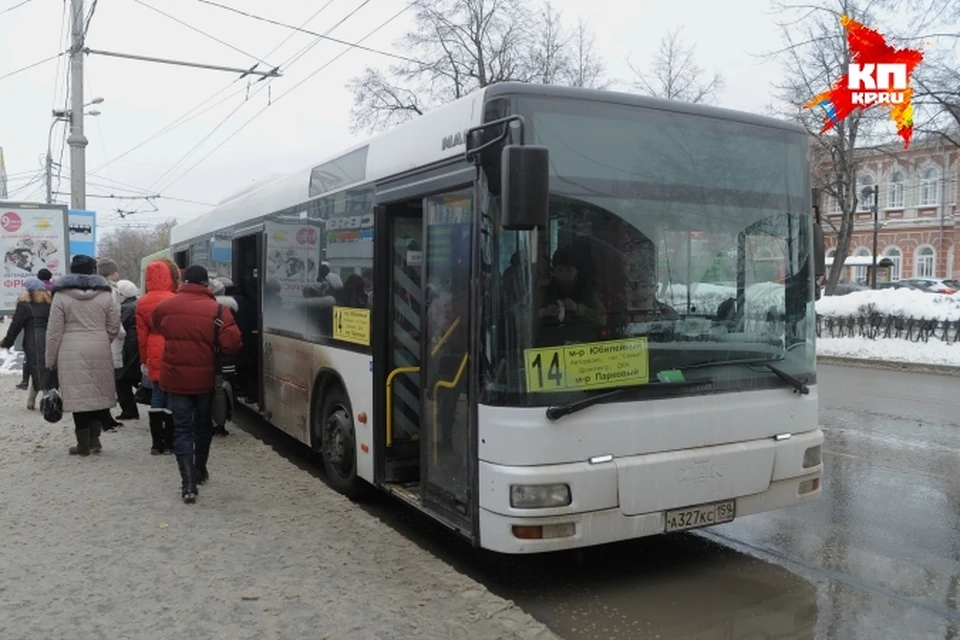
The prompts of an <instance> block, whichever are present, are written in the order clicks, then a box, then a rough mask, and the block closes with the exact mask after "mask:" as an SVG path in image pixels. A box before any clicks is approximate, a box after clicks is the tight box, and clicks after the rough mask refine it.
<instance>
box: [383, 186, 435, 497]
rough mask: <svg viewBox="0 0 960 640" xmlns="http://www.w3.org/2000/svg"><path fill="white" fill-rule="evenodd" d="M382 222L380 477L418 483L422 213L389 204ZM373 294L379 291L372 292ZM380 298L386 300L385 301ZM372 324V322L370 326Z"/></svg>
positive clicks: (411, 205) (414, 205)
mask: <svg viewBox="0 0 960 640" xmlns="http://www.w3.org/2000/svg"><path fill="white" fill-rule="evenodd" d="M385 217H386V219H385V220H384V224H385V225H388V226H389V228H390V242H389V246H388V247H387V246H385V247H383V248H384V251H383V252H381V255H383V253H386V255H387V257H388V260H389V263H388V269H389V275H388V280H387V282H388V283H389V284H388V286H387V287H386V288H385V289H384V290H383V292H382V294H386V295H382V294H381V292H379V291H376V289H375V291H374V296H375V300H377V301H382V302H374V305H375V307H376V306H377V305H380V304H384V306H386V307H387V308H388V309H389V311H388V313H389V317H388V318H387V319H386V324H387V326H388V327H389V330H388V334H389V335H388V338H387V344H386V354H385V356H386V361H387V367H386V371H388V372H389V375H388V377H387V382H386V389H387V391H386V392H387V394H388V395H389V398H388V403H389V408H388V409H387V414H386V423H387V424H386V442H385V444H386V467H385V474H384V479H385V480H386V481H387V482H391V483H401V484H408V485H409V486H411V487H418V486H419V483H420V332H421V330H422V326H421V314H422V312H423V281H422V272H423V248H422V243H423V216H422V215H421V208H420V206H419V203H403V204H398V205H392V206H390V207H388V208H387V210H386V215H385ZM378 294H381V295H380V296H378ZM385 298H386V299H385ZM376 324H377V323H376V322H375V325H374V326H376Z"/></svg>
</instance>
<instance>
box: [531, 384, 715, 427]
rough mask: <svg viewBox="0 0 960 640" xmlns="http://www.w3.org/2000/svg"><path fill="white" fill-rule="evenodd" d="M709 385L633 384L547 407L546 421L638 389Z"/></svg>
mask: <svg viewBox="0 0 960 640" xmlns="http://www.w3.org/2000/svg"><path fill="white" fill-rule="evenodd" d="M702 384H709V382H705V381H703V380H695V381H687V380H685V381H683V382H669V383H663V382H651V383H650V384H635V385H631V386H629V387H620V388H619V389H614V390H613V391H608V392H607V393H599V394H597V395H595V396H590V397H589V398H584V399H583V400H577V401H576V402H570V403H568V404H559V405H556V406H553V407H547V419H548V420H559V419H560V418H562V417H563V416H568V415H570V414H571V413H576V412H578V411H583V410H584V409H587V408H589V407H592V406H593V405H595V404H600V403H601V402H605V401H607V400H611V399H613V398H617V397H620V396H624V395H629V394H630V393H632V392H635V391H637V390H639V389H649V388H651V387H654V388H656V387H667V386H669V387H684V386H693V385H702Z"/></svg>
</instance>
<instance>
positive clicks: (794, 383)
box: [680, 358, 810, 396]
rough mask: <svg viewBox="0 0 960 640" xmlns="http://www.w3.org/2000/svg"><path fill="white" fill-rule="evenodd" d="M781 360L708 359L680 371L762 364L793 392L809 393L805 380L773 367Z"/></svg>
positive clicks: (803, 394) (781, 359) (781, 360)
mask: <svg viewBox="0 0 960 640" xmlns="http://www.w3.org/2000/svg"><path fill="white" fill-rule="evenodd" d="M775 362H783V358H741V359H733V360H708V361H706V362H697V363H695V364H690V365H687V366H685V367H681V368H680V371H687V370H688V369H705V368H707V367H723V366H728V365H736V364H739V365H743V366H746V367H749V366H753V365H760V366H764V367H766V368H767V369H769V370H770V371H771V372H773V373H774V374H776V376H777V377H778V378H780V379H781V380H783V382H784V383H786V384H788V385H790V386H791V387H793V392H794V393H799V394H800V395H802V396H805V395H807V394H809V393H810V388H809V387H808V386H807V381H806V380H801V379H800V378H797V377H795V376H792V375H790V374H789V373H787V372H786V371H784V370H783V369H780V368H779V367H775V366H774V364H773V363H775Z"/></svg>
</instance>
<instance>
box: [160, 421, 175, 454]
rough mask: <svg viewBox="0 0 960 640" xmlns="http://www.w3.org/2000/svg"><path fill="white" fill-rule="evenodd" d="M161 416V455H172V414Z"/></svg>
mask: <svg viewBox="0 0 960 640" xmlns="http://www.w3.org/2000/svg"><path fill="white" fill-rule="evenodd" d="M160 415H161V416H163V453H165V454H167V455H170V454H172V453H173V414H171V413H161V414H160Z"/></svg>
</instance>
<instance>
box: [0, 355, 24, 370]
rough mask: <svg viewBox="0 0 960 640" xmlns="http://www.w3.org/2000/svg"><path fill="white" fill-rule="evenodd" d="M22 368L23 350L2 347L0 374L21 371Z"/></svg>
mask: <svg viewBox="0 0 960 640" xmlns="http://www.w3.org/2000/svg"><path fill="white" fill-rule="evenodd" d="M22 369H23V352H22V351H13V350H8V349H0V374H12V373H20V371H21V370H22Z"/></svg>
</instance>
